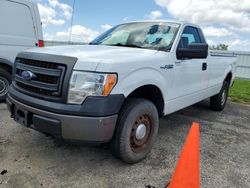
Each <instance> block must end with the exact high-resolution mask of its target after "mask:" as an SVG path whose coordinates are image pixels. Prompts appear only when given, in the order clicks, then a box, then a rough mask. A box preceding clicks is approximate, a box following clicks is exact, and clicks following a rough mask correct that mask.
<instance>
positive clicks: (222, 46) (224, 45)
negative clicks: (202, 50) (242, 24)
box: [209, 44, 228, 50]
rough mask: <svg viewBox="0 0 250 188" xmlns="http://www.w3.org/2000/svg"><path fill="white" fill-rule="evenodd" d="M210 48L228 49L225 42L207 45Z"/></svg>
mask: <svg viewBox="0 0 250 188" xmlns="http://www.w3.org/2000/svg"><path fill="white" fill-rule="evenodd" d="M209 48H210V50H228V45H226V44H217V45H212V46H210V47H209Z"/></svg>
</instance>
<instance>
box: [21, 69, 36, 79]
mask: <svg viewBox="0 0 250 188" xmlns="http://www.w3.org/2000/svg"><path fill="white" fill-rule="evenodd" d="M21 76H22V78H23V79H24V80H31V79H32V78H34V77H36V76H35V74H34V73H33V72H31V71H27V70H25V71H23V72H22V74H21Z"/></svg>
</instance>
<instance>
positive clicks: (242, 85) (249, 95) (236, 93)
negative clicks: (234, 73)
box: [229, 79, 250, 104]
mask: <svg viewBox="0 0 250 188" xmlns="http://www.w3.org/2000/svg"><path fill="white" fill-rule="evenodd" d="M229 99H230V100H231V101H233V102H238V103H247V104H250V80H241V79H236V80H235V82H234V85H233V87H232V88H231V89H230V92H229Z"/></svg>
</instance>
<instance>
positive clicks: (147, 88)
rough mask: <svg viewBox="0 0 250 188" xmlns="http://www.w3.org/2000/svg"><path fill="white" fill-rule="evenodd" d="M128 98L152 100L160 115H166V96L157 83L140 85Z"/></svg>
mask: <svg viewBox="0 0 250 188" xmlns="http://www.w3.org/2000/svg"><path fill="white" fill-rule="evenodd" d="M128 98H143V99H147V100H149V101H151V102H152V103H153V104H154V105H155V106H156V108H157V111H158V114H159V116H160V117H161V116H163V115H164V97H163V93H162V91H161V90H160V88H159V87H157V86H156V85H152V84H148V85H143V86H140V87H138V88H137V89H135V90H133V91H132V92H131V93H130V94H129V95H128V96H127V99H128Z"/></svg>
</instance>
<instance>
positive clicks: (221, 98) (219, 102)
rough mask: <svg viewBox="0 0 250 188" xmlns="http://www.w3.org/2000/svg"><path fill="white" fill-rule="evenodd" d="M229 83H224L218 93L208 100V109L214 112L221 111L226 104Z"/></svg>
mask: <svg viewBox="0 0 250 188" xmlns="http://www.w3.org/2000/svg"><path fill="white" fill-rule="evenodd" d="M228 90H229V83H228V82H226V81H224V83H223V86H222V88H221V91H220V93H218V94H217V95H215V96H213V97H211V98H210V108H211V109H212V110H215V111H222V110H223V109H224V108H225V106H226V103H227V98H228Z"/></svg>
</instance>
